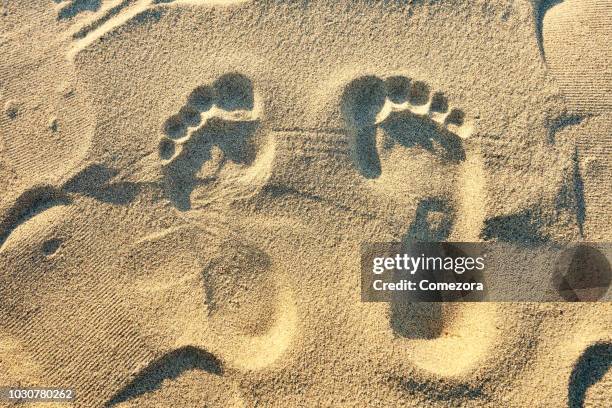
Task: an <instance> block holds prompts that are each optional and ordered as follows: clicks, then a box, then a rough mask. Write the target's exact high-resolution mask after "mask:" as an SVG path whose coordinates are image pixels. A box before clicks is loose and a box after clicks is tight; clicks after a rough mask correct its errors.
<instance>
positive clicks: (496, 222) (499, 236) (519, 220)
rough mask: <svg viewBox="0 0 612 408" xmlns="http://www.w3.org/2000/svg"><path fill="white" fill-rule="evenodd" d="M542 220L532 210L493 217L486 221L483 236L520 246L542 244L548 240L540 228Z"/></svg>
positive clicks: (487, 239) (488, 239) (486, 238)
mask: <svg viewBox="0 0 612 408" xmlns="http://www.w3.org/2000/svg"><path fill="white" fill-rule="evenodd" d="M541 228H542V221H541V220H540V219H539V217H538V216H537V215H535V214H534V212H533V211H531V210H524V211H521V212H520V213H517V214H512V215H506V216H500V217H493V218H489V219H488V220H486V221H485V225H484V229H483V231H482V233H481V237H482V238H483V239H484V240H486V241H490V240H499V241H501V242H509V243H513V244H516V245H519V246H533V245H541V244H544V243H546V242H547V241H548V238H547V237H546V236H544V235H543V234H542V233H541V232H540V229H541Z"/></svg>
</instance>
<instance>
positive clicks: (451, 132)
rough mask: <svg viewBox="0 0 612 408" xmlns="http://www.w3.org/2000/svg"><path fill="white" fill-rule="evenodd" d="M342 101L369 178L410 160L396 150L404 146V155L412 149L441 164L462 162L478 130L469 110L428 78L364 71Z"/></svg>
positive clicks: (359, 159)
mask: <svg viewBox="0 0 612 408" xmlns="http://www.w3.org/2000/svg"><path fill="white" fill-rule="evenodd" d="M342 102H343V106H342V110H343V115H344V118H345V121H346V124H347V127H348V128H349V130H350V132H351V133H352V137H353V161H354V163H355V166H356V167H357V169H358V171H359V172H360V173H361V175H363V176H364V177H366V178H368V179H377V178H379V177H381V176H382V175H383V172H385V171H387V170H388V169H390V170H391V169H394V168H395V169H396V170H397V169H398V167H403V166H405V165H404V164H400V163H397V162H398V161H404V160H401V156H398V155H397V154H396V151H397V150H398V148H403V149H400V150H404V153H401V155H404V156H405V154H406V149H408V150H409V151H410V153H408V154H410V156H411V159H412V161H414V159H415V158H425V160H427V161H430V162H431V159H432V158H435V161H437V162H438V163H439V164H442V163H444V164H457V163H459V162H461V161H463V160H465V151H464V148H463V142H462V140H463V139H466V138H468V137H469V136H470V135H471V132H472V129H471V126H470V123H469V121H468V120H467V118H466V116H465V113H464V112H463V111H462V110H460V109H458V108H453V107H451V106H450V105H449V101H448V99H447V98H446V96H445V95H444V93H442V92H432V91H431V89H430V87H429V86H428V85H427V84H426V83H424V82H421V81H412V80H411V79H409V78H407V77H403V76H393V77H389V78H386V79H382V78H379V77H376V76H364V77H360V78H357V79H355V80H354V81H352V82H351V83H350V84H349V85H348V86H347V88H346V90H345V92H344V96H343V101H342ZM423 153H426V154H427V156H429V157H426V156H423ZM385 159H387V160H385ZM407 175H408V174H407ZM413 176H414V174H413Z"/></svg>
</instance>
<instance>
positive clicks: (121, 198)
mask: <svg viewBox="0 0 612 408" xmlns="http://www.w3.org/2000/svg"><path fill="white" fill-rule="evenodd" d="M117 174H118V171H117V170H115V169H112V168H110V167H107V166H104V165H101V164H92V165H90V166H87V167H86V168H85V169H83V170H82V171H80V172H79V173H77V174H76V175H75V176H74V177H72V178H71V179H70V180H68V181H67V182H66V183H64V186H63V188H62V190H63V191H66V192H69V193H77V194H83V195H85V196H88V197H91V198H94V199H96V200H99V201H102V202H105V203H110V204H117V205H125V204H129V203H131V202H132V201H134V199H135V198H136V196H137V195H138V193H139V192H140V186H139V185H138V184H136V183H130V182H122V181H121V182H116V183H110V181H111V179H112V178H113V177H115V176H116V175H117Z"/></svg>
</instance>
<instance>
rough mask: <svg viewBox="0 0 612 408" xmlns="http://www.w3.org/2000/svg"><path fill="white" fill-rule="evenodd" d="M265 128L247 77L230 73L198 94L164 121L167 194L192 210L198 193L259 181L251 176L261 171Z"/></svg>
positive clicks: (162, 148)
mask: <svg viewBox="0 0 612 408" xmlns="http://www.w3.org/2000/svg"><path fill="white" fill-rule="evenodd" d="M259 124H260V115H259V109H258V103H257V98H256V95H255V93H254V90H253V84H252V82H251V80H250V79H249V78H247V77H246V76H244V75H241V74H237V73H232V74H226V75H223V76H222V77H220V78H218V79H217V80H216V81H215V82H214V83H213V84H212V85H203V86H200V87H198V88H196V89H194V90H193V92H191V94H190V95H189V97H188V99H187V101H186V103H185V104H184V105H183V106H182V107H181V108H180V109H179V110H178V112H177V113H176V114H174V115H172V116H170V117H169V118H168V119H167V120H166V121H165V122H164V124H163V129H162V131H163V135H162V137H161V139H160V141H159V152H158V153H159V158H160V160H161V161H162V166H163V170H162V172H163V176H164V186H165V191H166V193H167V195H168V197H169V198H170V199H171V200H172V202H173V204H174V205H175V206H176V207H177V208H178V209H179V210H182V211H185V210H189V209H191V207H192V197H191V196H192V192H194V190H195V189H197V188H203V189H204V190H206V187H207V186H215V185H218V184H219V183H220V182H223V181H224V180H225V181H230V180H235V181H236V180H237V179H239V178H241V177H247V178H249V176H253V175H254V174H253V172H249V171H250V170H254V171H255V172H256V171H257V168H258V167H257V166H256V164H257V163H256V161H257V160H256V159H257V157H258V153H259V151H260V147H261V145H262V140H261V137H259V134H258V132H257V130H258V128H259ZM264 167H265V166H264ZM259 169H261V166H260V167H259Z"/></svg>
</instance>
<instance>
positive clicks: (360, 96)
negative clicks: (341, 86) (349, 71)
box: [342, 76, 387, 178]
mask: <svg viewBox="0 0 612 408" xmlns="http://www.w3.org/2000/svg"><path fill="white" fill-rule="evenodd" d="M386 98H387V91H386V88H385V83H384V81H383V80H382V79H380V78H378V77H375V76H366V77H361V78H358V79H356V80H354V81H353V82H351V83H350V84H349V85H348V86H347V88H346V90H345V91H344V94H343V96H342V113H343V115H344V118H345V120H346V122H347V124H348V125H349V127H351V128H352V129H353V132H354V136H353V137H354V138H355V140H354V142H353V143H354V151H353V156H354V160H355V163H356V165H357V167H358V169H359V172H360V173H361V174H362V175H363V176H364V177H366V178H377V177H379V176H380V174H381V169H380V159H379V158H378V152H377V150H376V126H375V123H376V115H377V114H378V112H380V110H381V109H382V107H383V105H384V104H385V100H386Z"/></svg>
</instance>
